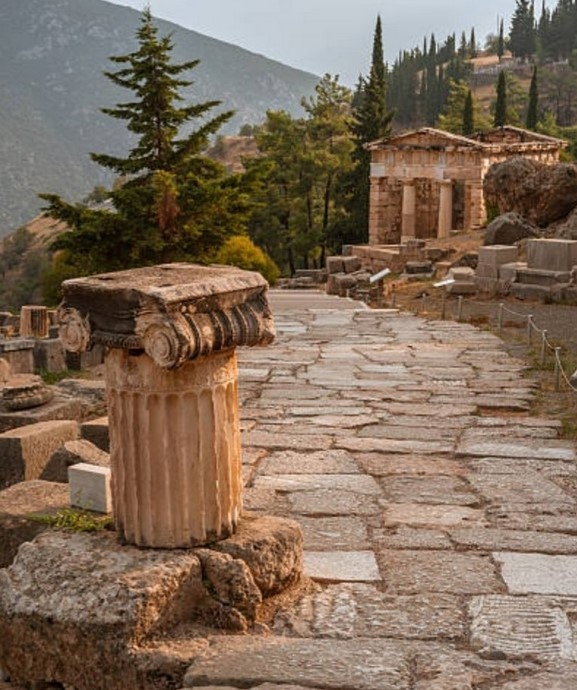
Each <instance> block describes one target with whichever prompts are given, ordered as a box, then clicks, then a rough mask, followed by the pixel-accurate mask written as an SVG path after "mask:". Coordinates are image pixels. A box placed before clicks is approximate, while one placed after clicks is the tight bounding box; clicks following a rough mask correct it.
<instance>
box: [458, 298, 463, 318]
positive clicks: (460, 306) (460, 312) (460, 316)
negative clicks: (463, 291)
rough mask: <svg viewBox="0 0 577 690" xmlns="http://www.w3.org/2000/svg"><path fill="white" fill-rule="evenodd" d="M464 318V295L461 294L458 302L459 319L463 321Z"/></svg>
mask: <svg viewBox="0 0 577 690" xmlns="http://www.w3.org/2000/svg"><path fill="white" fill-rule="evenodd" d="M462 318H463V295H459V299H458V302H457V321H461V319H462Z"/></svg>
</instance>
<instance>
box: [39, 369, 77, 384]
mask: <svg viewBox="0 0 577 690" xmlns="http://www.w3.org/2000/svg"><path fill="white" fill-rule="evenodd" d="M35 373H36V374H37V375H38V376H40V377H41V378H42V380H43V381H44V383H46V384H48V385H49V386H54V385H56V384H57V383H60V381H62V380H63V379H81V378H83V377H84V374H83V372H81V371H73V370H71V369H64V371H46V369H37V370H36V372H35Z"/></svg>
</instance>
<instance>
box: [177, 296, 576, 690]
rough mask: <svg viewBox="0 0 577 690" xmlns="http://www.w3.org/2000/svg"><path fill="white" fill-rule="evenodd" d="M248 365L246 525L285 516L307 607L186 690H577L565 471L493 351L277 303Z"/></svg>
mask: <svg viewBox="0 0 577 690" xmlns="http://www.w3.org/2000/svg"><path fill="white" fill-rule="evenodd" d="M271 297H272V303H273V306H274V310H275V319H276V324H277V330H278V338H277V341H276V343H275V344H274V345H273V346H272V347H270V348H268V349H266V350H263V351H261V350H256V349H253V350H245V351H243V352H242V353H241V354H240V371H241V377H240V378H241V399H242V400H243V404H242V412H241V415H242V419H243V425H244V426H243V428H244V429H245V431H244V433H243V444H244V458H245V463H246V467H245V476H247V477H249V479H247V485H246V489H245V498H246V501H245V503H246V506H247V507H248V508H250V509H251V510H254V511H256V512H262V513H275V514H281V515H287V516H291V517H292V518H294V519H296V520H298V521H299V522H300V524H301V526H302V529H303V532H304V537H305V569H306V574H307V575H308V576H309V577H311V578H312V579H313V580H314V581H315V583H316V588H315V590H314V591H312V592H310V591H309V592H308V593H306V594H305V595H303V597H302V598H301V599H300V600H299V601H297V602H294V603H293V604H292V605H289V606H287V607H285V608H283V609H281V610H280V611H279V613H278V614H277V616H276V619H275V620H274V621H273V623H272V625H271V627H270V630H268V631H266V634H264V635H260V636H250V635H249V636H245V637H242V638H230V637H224V638H223V637H219V636H215V637H214V638H213V639H212V640H211V643H210V645H209V646H208V647H206V648H202V650H201V651H200V652H199V654H198V657H197V658H196V659H195V660H194V662H193V663H192V665H191V666H190V668H189V670H188V673H187V675H186V679H185V683H184V685H185V687H204V688H211V687H215V688H216V687H219V688H221V689H222V688H259V690H277V689H279V690H280V688H282V689H283V690H300V689H301V688H307V689H308V690H315V688H316V689H317V690H319V689H322V690H328V689H333V688H334V689H335V690H373V689H374V690H388V689H389V688H390V689H391V690H393V689H394V690H405V689H406V690H479V689H481V688H482V689H483V690H496V689H497V688H499V689H502V690H543V689H545V690H546V689H554V688H558V689H559V690H568V689H569V688H571V689H573V688H576V687H577V630H576V625H577V515H576V495H577V492H576V489H575V486H576V484H575V480H574V478H575V475H576V474H577V469H576V463H575V460H576V456H575V446H574V444H573V443H572V442H570V441H567V440H562V439H560V437H559V436H560V424H559V423H558V422H557V421H555V420H549V419H545V418H538V417H533V416H531V413H530V410H531V404H532V401H533V399H534V396H535V394H536V384H535V382H534V381H533V380H531V378H530V377H529V376H528V374H527V367H526V365H525V363H524V362H522V361H521V360H518V359H515V358H513V357H511V356H509V355H508V354H507V353H506V352H505V349H504V347H503V346H502V343H501V341H500V340H499V339H498V338H497V337H496V336H495V335H493V334H491V333H489V332H487V331H483V330H480V329H477V328H475V327H473V326H471V325H468V324H458V323H453V322H444V321H436V322H432V321H426V320H424V319H422V318H419V317H416V316H412V315H408V314H404V313H398V312H396V311H394V310H363V309H360V308H359V306H358V305H356V304H355V303H353V302H351V301H350V300H340V299H338V298H334V297H323V296H322V295H319V294H316V293H310V294H287V293H274V292H273V293H272V295H271Z"/></svg>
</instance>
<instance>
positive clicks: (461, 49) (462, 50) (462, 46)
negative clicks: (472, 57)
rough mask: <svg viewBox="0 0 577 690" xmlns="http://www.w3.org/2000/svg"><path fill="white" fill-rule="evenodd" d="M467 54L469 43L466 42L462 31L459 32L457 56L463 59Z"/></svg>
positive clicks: (465, 36)
mask: <svg viewBox="0 0 577 690" xmlns="http://www.w3.org/2000/svg"><path fill="white" fill-rule="evenodd" d="M468 55H469V44H468V43H467V35H466V34H465V32H464V31H463V32H462V33H461V43H460V44H459V57H460V58H461V59H462V60H465V59H466V58H467V57H468Z"/></svg>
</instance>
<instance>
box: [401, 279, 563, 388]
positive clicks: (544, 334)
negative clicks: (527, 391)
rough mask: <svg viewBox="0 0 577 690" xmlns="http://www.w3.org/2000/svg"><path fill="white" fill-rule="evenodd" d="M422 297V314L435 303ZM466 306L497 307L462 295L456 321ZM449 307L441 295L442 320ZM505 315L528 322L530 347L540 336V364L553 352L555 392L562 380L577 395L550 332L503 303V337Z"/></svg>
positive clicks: (500, 324) (498, 318) (500, 310)
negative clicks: (534, 338)
mask: <svg viewBox="0 0 577 690" xmlns="http://www.w3.org/2000/svg"><path fill="white" fill-rule="evenodd" d="M419 297H420V300H419V302H420V304H419V309H420V311H421V312H422V313H424V312H425V306H426V302H427V298H429V299H431V300H432V301H433V302H435V298H430V296H429V295H427V293H423V294H422V295H419ZM396 302H397V300H396V294H395V293H394V292H393V306H395V305H396ZM466 304H471V305H474V307H475V309H476V310H478V309H479V308H480V307H482V308H484V307H487V309H488V310H490V311H494V310H495V307H494V305H493V304H487V305H485V304H483V303H481V302H474V301H473V300H469V299H466V298H464V297H463V296H462V295H459V296H458V299H457V314H456V320H457V321H462V320H463V313H464V306H465V305H466ZM447 307H448V302H447V299H446V295H445V293H444V292H443V293H442V295H441V318H442V319H445V318H446V315H447ZM505 314H507V315H509V316H511V317H514V318H516V319H519V320H520V321H526V335H527V341H528V344H529V345H532V344H533V334H534V333H536V334H538V335H539V336H540V338H541V343H540V363H541V366H544V365H545V363H546V360H547V353H548V352H551V353H553V354H554V358H555V362H554V366H555V374H554V375H555V390H556V391H559V390H560V388H561V380H563V381H564V382H565V384H566V385H567V387H568V388H569V389H570V390H571V391H572V392H573V393H577V386H576V385H575V384H574V383H573V382H572V381H571V378H570V376H568V374H567V372H566V371H565V369H564V368H563V361H562V359H561V349H562V348H561V347H557V346H555V345H553V344H552V343H551V342H550V341H549V339H548V335H549V333H548V331H547V329H546V328H539V327H538V326H537V324H536V323H535V319H534V316H533V314H523V313H520V312H517V311H513V310H512V309H509V308H508V307H506V306H505V304H504V303H503V302H500V303H499V305H498V307H497V316H496V322H497V332H498V334H499V335H502V332H503V328H504V327H505V322H504V316H505Z"/></svg>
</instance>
